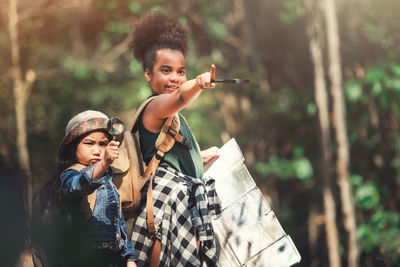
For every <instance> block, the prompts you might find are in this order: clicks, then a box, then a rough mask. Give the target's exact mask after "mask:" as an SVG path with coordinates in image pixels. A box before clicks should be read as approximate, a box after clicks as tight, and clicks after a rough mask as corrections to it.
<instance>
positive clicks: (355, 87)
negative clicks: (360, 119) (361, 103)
mask: <svg viewBox="0 0 400 267" xmlns="http://www.w3.org/2000/svg"><path fill="white" fill-rule="evenodd" d="M345 93H346V97H347V99H348V100H349V101H350V102H357V101H358V100H359V99H360V98H361V96H362V88H361V84H360V83H359V82H357V81H351V82H347V83H345Z"/></svg>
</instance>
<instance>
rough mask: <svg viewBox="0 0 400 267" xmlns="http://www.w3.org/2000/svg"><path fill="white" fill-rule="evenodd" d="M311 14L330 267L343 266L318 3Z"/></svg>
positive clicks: (308, 1)
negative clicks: (337, 221)
mask: <svg viewBox="0 0 400 267" xmlns="http://www.w3.org/2000/svg"><path fill="white" fill-rule="evenodd" d="M303 2H304V7H305V9H306V11H307V13H308V15H309V18H310V20H309V22H308V26H307V33H308V35H309V39H310V44H309V47H310V54H311V59H312V62H313V65H314V84H315V101H316V103H317V106H318V120H319V126H320V131H321V153H322V158H321V173H322V176H323V202H324V212H325V220H326V222H325V229H326V236H327V245H328V252H329V253H328V254H329V266H331V267H339V266H341V262H340V255H339V241H338V230H337V225H336V207H335V206H336V205H335V201H334V198H333V194H332V188H331V142H330V139H331V136H330V126H329V109H328V107H329V103H328V96H327V90H326V83H325V71H324V64H323V58H322V48H321V47H322V45H321V20H320V19H319V16H318V15H319V14H320V12H319V5H318V0H317V1H313V0H304V1H303Z"/></svg>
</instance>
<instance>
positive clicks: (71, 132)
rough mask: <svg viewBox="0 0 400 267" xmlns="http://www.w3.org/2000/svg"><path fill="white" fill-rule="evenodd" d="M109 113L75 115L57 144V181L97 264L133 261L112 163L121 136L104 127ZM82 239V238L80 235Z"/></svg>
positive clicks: (121, 264)
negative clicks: (96, 259) (84, 230)
mask: <svg viewBox="0 0 400 267" xmlns="http://www.w3.org/2000/svg"><path fill="white" fill-rule="evenodd" d="M107 122H108V117H107V116H106V115H105V114H103V113H101V112H99V111H93V110H87V111H84V112H81V113H79V114H78V115H76V116H74V117H73V118H72V119H71V120H70V121H69V122H68V125H67V127H66V129H65V137H64V139H63V140H62V142H61V145H60V148H59V160H60V168H61V169H62V170H63V171H62V173H61V176H60V185H61V189H62V191H63V195H64V198H65V199H66V201H67V202H68V204H69V205H68V207H69V212H70V219H71V221H72V224H73V225H77V226H82V225H83V226H84V227H85V229H86V230H87V235H86V238H87V240H88V244H89V246H90V247H91V248H92V249H93V251H96V255H98V256H99V257H101V260H99V261H97V262H98V264H99V265H96V266H127V267H134V266H136V264H135V261H136V254H135V253H134V252H133V250H132V246H131V244H130V242H129V240H128V234H127V232H126V226H125V221H124V217H123V214H122V211H121V203H120V199H119V194H118V191H117V189H116V187H115V185H114V184H113V182H112V177H113V172H112V169H111V167H110V165H111V164H112V162H113V161H114V160H115V159H116V158H118V146H119V142H117V141H112V139H111V135H110V133H109V132H108V130H107ZM82 240H84V238H83V239H82Z"/></svg>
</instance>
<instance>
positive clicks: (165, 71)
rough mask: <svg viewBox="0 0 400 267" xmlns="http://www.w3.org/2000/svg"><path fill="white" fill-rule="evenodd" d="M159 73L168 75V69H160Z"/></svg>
mask: <svg viewBox="0 0 400 267" xmlns="http://www.w3.org/2000/svg"><path fill="white" fill-rule="evenodd" d="M161 72H162V73H169V69H162V70H161Z"/></svg>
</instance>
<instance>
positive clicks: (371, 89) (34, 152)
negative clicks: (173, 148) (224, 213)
mask: <svg viewBox="0 0 400 267" xmlns="http://www.w3.org/2000/svg"><path fill="white" fill-rule="evenodd" d="M14 1H15V0H1V1H0V14H1V18H0V47H1V49H0V137H1V138H0V176H1V180H2V182H1V183H2V186H1V188H0V196H1V199H0V201H1V203H2V205H1V206H2V207H3V208H4V209H6V210H5V211H4V213H3V218H7V219H6V221H8V222H7V223H6V226H5V227H3V226H2V227H1V228H2V230H1V231H2V234H1V236H2V237H1V239H2V240H3V241H1V242H2V243H1V247H0V249H1V250H2V252H3V253H4V250H8V249H10V251H12V252H13V253H8V254H7V257H2V259H3V260H4V261H6V262H7V263H10V265H6V266H14V265H15V262H16V261H17V258H18V255H19V253H20V252H21V251H22V249H23V248H24V247H26V246H25V243H24V240H25V239H24V233H25V232H26V231H28V230H27V229H26V227H25V225H24V217H25V216H24V208H23V202H22V198H21V197H20V196H22V192H25V191H26V188H27V184H28V183H29V179H28V175H27V174H26V173H27V171H28V174H29V173H30V174H31V177H32V185H33V190H32V197H33V199H34V200H35V199H37V195H38V192H39V190H40V189H41V187H42V186H43V184H45V183H46V182H47V181H49V180H51V179H53V178H54V174H55V171H56V166H57V165H56V164H57V161H56V152H57V147H58V144H59V142H60V140H61V138H62V136H63V135H64V127H65V125H66V124H67V122H68V120H69V118H71V116H73V115H74V114H76V113H78V112H81V111H83V110H86V109H94V110H101V111H103V112H105V113H106V114H108V115H109V116H110V117H111V116H119V117H121V118H122V119H123V120H124V121H125V122H126V123H127V124H128V125H129V122H130V120H131V117H132V115H133V114H134V112H135V109H136V108H137V107H138V106H139V104H140V103H141V102H142V101H143V100H144V99H145V98H146V97H147V96H149V95H150V91H149V88H148V85H147V83H146V81H145V80H144V77H143V69H142V66H141V65H140V64H139V62H137V61H136V60H134V58H133V55H132V53H131V51H129V49H128V44H129V42H130V37H131V36H130V32H131V31H132V29H133V26H134V24H135V22H136V21H137V20H138V19H139V18H140V17H141V16H143V15H144V14H146V13H147V12H151V11H154V10H159V11H162V12H164V13H166V14H168V15H171V16H174V17H177V18H178V19H179V21H180V22H181V23H182V25H184V27H185V28H186V29H187V30H188V32H189V33H190V49H189V52H188V53H187V55H186V64H187V69H188V78H194V77H196V75H197V74H200V73H202V72H204V71H208V70H209V68H210V65H211V64H215V65H216V71H217V72H216V73H217V75H216V76H217V78H246V79H250V84H242V85H228V84H226V85H218V87H217V88H216V89H215V90H206V91H205V92H204V93H203V94H202V95H201V96H200V97H199V98H198V99H197V100H196V101H195V102H194V103H193V104H191V105H190V106H188V107H187V108H186V109H185V110H183V114H184V115H185V116H186V118H187V120H188V122H189V124H190V125H191V128H192V130H193V132H195V134H196V136H197V139H198V142H199V144H200V147H202V148H206V147H209V146H212V145H217V146H221V145H222V144H224V143H225V142H226V141H228V140H229V139H230V138H232V137H233V138H235V139H236V140H237V142H238V144H239V146H240V147H241V149H242V152H243V154H244V156H245V158H246V165H247V167H248V168H249V170H250V173H251V174H252V176H253V178H254V179H255V180H256V182H257V184H258V186H259V188H260V189H261V190H262V191H263V193H265V197H266V199H267V200H268V202H269V203H270V205H271V206H272V208H273V210H274V211H275V213H276V215H277V217H278V219H279V221H280V223H281V224H282V226H283V228H284V229H285V231H286V232H287V233H288V234H289V235H290V236H291V237H292V239H293V242H294V243H295V245H296V246H297V248H298V250H299V252H300V254H301V256H302V261H301V262H300V263H299V264H298V265H297V266H328V265H329V256H330V253H332V252H331V251H330V250H329V249H328V245H327V235H326V228H325V224H326V222H327V219H326V210H325V208H324V197H323V192H324V191H323V188H324V182H323V172H324V169H323V168H322V167H321V159H322V158H323V157H322V152H321V147H320V144H321V132H320V126H319V125H320V122H319V117H318V110H319V109H318V105H317V103H316V99H315V90H316V89H315V84H314V79H315V69H314V64H313V62H315V60H314V59H313V58H312V54H311V53H310V41H311V40H312V34H310V29H311V28H310V27H311V26H312V25H313V23H316V24H314V25H317V26H319V29H320V35H319V38H320V39H318V40H319V41H320V42H319V44H320V48H321V52H322V60H323V66H322V67H324V70H325V75H324V78H325V84H326V89H327V97H328V104H329V105H328V106H325V108H326V109H327V111H328V112H329V117H328V121H327V123H329V125H330V138H329V141H330V143H331V146H330V148H329V153H330V157H331V160H330V161H329V166H328V167H327V169H325V170H328V173H329V176H330V178H331V183H330V184H331V185H332V188H331V189H332V192H333V199H334V203H335V204H336V207H335V211H336V218H335V221H336V223H337V229H338V235H337V238H338V242H339V248H338V251H339V256H340V260H341V264H342V265H343V266H348V251H349V245H348V239H349V237H348V234H347V231H346V230H345V229H346V228H345V225H344V217H343V213H342V208H343V205H342V204H341V200H340V199H341V191H340V190H339V187H338V185H337V182H336V181H337V179H338V178H337V177H338V173H337V170H336V159H337V158H338V157H337V155H338V153H337V151H338V150H337V148H338V145H337V141H336V132H335V126H336V124H335V122H336V120H335V119H338V118H335V115H334V112H333V103H334V99H333V98H332V95H331V84H332V80H331V79H330V76H329V75H330V74H329V63H330V61H329V53H328V52H329V50H328V49H329V39H328V38H327V24H326V20H325V13H326V10H325V9H326V8H325V5H324V4H323V3H324V1H314V0H304V1H299V0H229V1H228V0H218V1H211V0H201V1H178V0H166V1H162V0H147V1H144V0H142V1H137V0H125V1H118V0H96V1H93V0H35V1H33V0H32V1H27V0H18V1H17V3H16V4H17V5H18V8H17V12H15V13H13V12H12V9H10V5H12V4H13V3H14ZM310 3H311V8H308V9H307V8H306V7H307V5H309V4H310ZM335 3H336V8H337V10H336V14H337V20H336V22H337V23H338V34H339V44H340V60H341V73H342V83H341V85H342V86H341V88H342V90H343V94H344V100H345V123H346V126H347V129H346V136H347V139H348V144H349V155H350V158H349V167H348V171H349V173H348V176H347V178H348V181H350V185H351V196H352V197H353V201H354V205H351V203H350V205H351V206H352V207H353V208H354V216H355V219H356V225H357V229H356V231H357V240H358V249H359V255H360V260H359V262H360V265H359V266H398V265H400V257H399V255H400V229H399V225H400V212H399V210H400V105H399V103H400V28H399V22H398V13H399V12H400V1H398V0H385V1H382V0H347V1H344V0H337V1H335ZM13 18H14V19H15V20H13ZM14 22H15V23H16V24H13V23H14ZM13 25H14V26H15V27H13ZM317 28H318V27H317ZM307 29H308V30H307ZM149 34H151V33H149ZM13 55H14V60H13ZM15 56H19V58H15ZM18 71H19V74H18ZM18 88H19V89H18ZM16 92H19V95H18V94H17V97H16ZM24 99H26V102H24ZM21 100H22V102H21ZM18 103H22V106H21V104H18ZM18 105H20V106H18ZM24 106H25V111H23V107H24ZM21 108H22V109H21ZM18 109H19V110H20V111H21V110H22V113H23V115H26V128H23V127H22V128H21V126H20V127H18V126H17V125H18V124H17V122H18V121H20V119H21V117H18V116H17V115H16V114H20V113H16V110H18ZM22 121H25V120H24V118H23V117H22ZM21 129H22V132H21ZM24 135H25V136H26V137H27V139H26V140H27V142H26V146H25V148H26V149H27V150H26V151H27V152H28V154H27V155H25V157H23V156H24V154H23V151H22V152H21V146H20V145H21V144H22V145H23V144H24V141H23V136H24ZM21 138H22V139H21ZM21 156H22V157H23V158H22V159H21ZM3 184H4V185H3ZM28 196H29V194H28ZM13 197H15V200H14V199H13ZM28 199H29V197H28ZM13 227H15V228H16V229H13ZM11 229H13V230H11ZM16 233H17V234H16ZM3 234H4V235H3ZM3 236H8V237H9V238H6V239H5V238H3ZM10 238H14V239H13V241H12V242H11V245H10V243H6V240H10ZM14 252H15V253H14ZM0 265H2V264H0Z"/></svg>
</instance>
